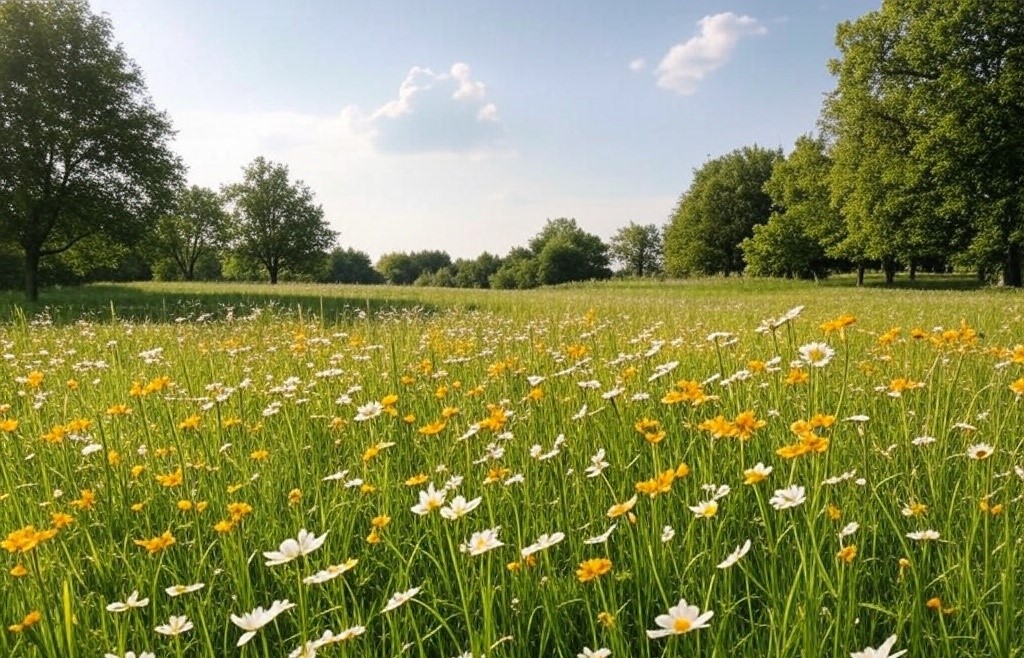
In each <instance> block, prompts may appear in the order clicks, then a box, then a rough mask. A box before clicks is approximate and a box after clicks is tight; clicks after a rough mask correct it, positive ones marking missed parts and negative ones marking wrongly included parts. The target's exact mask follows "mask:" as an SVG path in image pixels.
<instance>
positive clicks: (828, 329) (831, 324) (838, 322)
mask: <svg viewBox="0 0 1024 658" xmlns="http://www.w3.org/2000/svg"><path fill="white" fill-rule="evenodd" d="M856 321H857V318H855V317H853V316H852V315H840V316H839V317H838V318H836V319H835V320H830V321H828V322H825V323H823V324H822V325H821V330H822V331H823V332H825V333H826V334H830V333H832V332H833V331H838V332H839V335H840V336H843V335H844V329H846V327H849V326H850V325H851V324H853V323H855V322H856Z"/></svg>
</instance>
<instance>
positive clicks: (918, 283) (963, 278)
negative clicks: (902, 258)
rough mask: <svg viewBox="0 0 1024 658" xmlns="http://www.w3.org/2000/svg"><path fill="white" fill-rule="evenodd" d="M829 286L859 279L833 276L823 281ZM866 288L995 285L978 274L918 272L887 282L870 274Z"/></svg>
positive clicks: (968, 288) (849, 284)
mask: <svg viewBox="0 0 1024 658" xmlns="http://www.w3.org/2000/svg"><path fill="white" fill-rule="evenodd" d="M821 285H823V286H827V287H844V288H847V287H856V285H857V279H856V277H855V276H853V275H841V276H832V277H829V278H827V279H824V280H822V281H821ZM863 287H864V288H880V289H888V290H947V291H957V290H963V291H972V290H991V289H993V287H992V286H991V285H990V284H988V283H985V282H983V281H979V280H978V277H977V276H973V275H967V274H918V275H917V278H916V279H914V280H913V281H911V280H910V277H908V276H907V275H906V274H902V275H897V276H896V278H895V280H893V282H892V283H886V282H885V277H884V276H883V275H881V274H868V275H867V276H865V278H864V286H863Z"/></svg>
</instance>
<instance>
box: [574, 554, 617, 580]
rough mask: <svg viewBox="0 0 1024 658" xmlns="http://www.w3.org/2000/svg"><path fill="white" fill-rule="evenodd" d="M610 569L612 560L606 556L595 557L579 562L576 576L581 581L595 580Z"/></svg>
mask: <svg viewBox="0 0 1024 658" xmlns="http://www.w3.org/2000/svg"><path fill="white" fill-rule="evenodd" d="M611 570H612V561H611V560H609V559H608V558H606V557H596V558H593V559H590V560H584V561H583V562H580V566H579V568H578V569H576V578H577V580H579V581H580V582H581V583H586V582H590V581H591V580H596V579H598V578H600V577H601V576H603V575H605V574H606V573H608V572H609V571H611Z"/></svg>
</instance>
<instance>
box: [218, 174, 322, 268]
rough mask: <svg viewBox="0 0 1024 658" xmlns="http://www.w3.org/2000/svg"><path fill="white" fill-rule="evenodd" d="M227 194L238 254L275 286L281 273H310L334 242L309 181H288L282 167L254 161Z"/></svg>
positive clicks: (227, 189) (225, 190) (228, 189)
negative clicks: (254, 264)
mask: <svg viewBox="0 0 1024 658" xmlns="http://www.w3.org/2000/svg"><path fill="white" fill-rule="evenodd" d="M224 196H225V198H226V199H228V201H230V202H232V203H233V204H234V215H235V222H236V226H237V238H236V239H237V243H236V250H237V251H238V254H239V255H240V256H241V257H242V258H249V259H252V260H255V261H257V262H258V263H260V264H261V265H262V266H263V267H264V268H265V269H266V270H267V274H268V275H269V276H270V283H272V284H274V283H277V278H278V275H279V274H280V273H281V270H282V269H285V268H287V269H288V270H290V271H292V272H302V271H305V270H308V269H309V266H310V265H311V264H313V263H314V262H319V260H321V259H322V257H323V253H324V252H325V251H327V250H328V249H330V247H331V245H332V244H333V243H334V238H335V235H336V234H335V233H334V231H332V230H331V229H330V227H329V226H328V225H327V222H326V221H325V220H324V211H323V208H322V207H321V206H319V205H316V204H315V203H314V201H313V193H312V192H311V191H310V189H309V188H308V187H307V186H306V185H305V183H303V182H302V181H296V182H295V183H291V182H289V180H288V167H286V166H285V165H283V164H277V163H274V162H270V161H267V160H265V159H264V158H262V157H259V158H256V159H255V160H253V161H252V163H250V164H249V165H248V166H247V167H245V169H244V170H243V180H242V182H241V183H237V184H235V185H230V186H228V187H226V188H225V189H224Z"/></svg>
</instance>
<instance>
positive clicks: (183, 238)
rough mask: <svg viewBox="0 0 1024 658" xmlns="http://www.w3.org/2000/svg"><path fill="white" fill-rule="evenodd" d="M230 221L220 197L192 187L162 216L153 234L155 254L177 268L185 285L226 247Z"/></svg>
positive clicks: (203, 188) (207, 189)
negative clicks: (197, 268)
mask: <svg viewBox="0 0 1024 658" xmlns="http://www.w3.org/2000/svg"><path fill="white" fill-rule="evenodd" d="M231 228H232V227H231V218H230V215H228V213H227V212H226V211H225V210H224V205H223V200H222V199H221V197H220V195H218V194H217V193H216V192H214V191H213V190H211V189H209V188H205V187H199V186H198V185H193V186H192V187H189V188H187V189H184V190H182V191H181V192H180V193H179V194H178V197H177V199H176V200H175V204H174V208H173V210H172V211H171V212H169V213H167V214H165V215H163V216H162V217H160V219H159V220H158V221H157V223H156V228H155V229H154V232H153V245H154V247H155V248H156V250H157V252H158V253H159V254H160V255H161V256H163V257H164V258H166V259H168V260H169V261H170V262H171V263H172V264H173V265H174V266H175V267H176V268H177V270H178V271H177V275H178V276H180V277H181V278H182V279H184V280H185V281H191V280H193V279H195V278H196V266H197V264H198V263H199V262H200V260H201V259H203V258H204V257H206V259H207V260H208V259H209V258H210V257H212V256H216V255H218V254H219V253H220V252H221V251H222V250H223V249H224V248H226V247H227V245H228V241H229V239H230V237H231Z"/></svg>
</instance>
